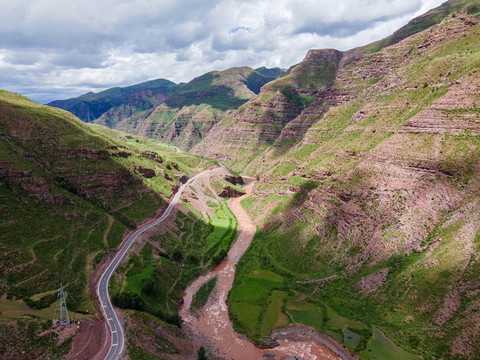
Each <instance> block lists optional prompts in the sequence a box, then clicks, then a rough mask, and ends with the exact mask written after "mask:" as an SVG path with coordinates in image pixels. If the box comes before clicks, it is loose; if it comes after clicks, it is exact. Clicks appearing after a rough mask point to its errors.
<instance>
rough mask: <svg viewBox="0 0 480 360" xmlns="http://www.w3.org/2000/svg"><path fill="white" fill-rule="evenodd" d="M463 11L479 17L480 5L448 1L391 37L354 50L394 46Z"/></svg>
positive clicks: (371, 49)
mask: <svg viewBox="0 0 480 360" xmlns="http://www.w3.org/2000/svg"><path fill="white" fill-rule="evenodd" d="M460 10H465V11H467V12H468V13H469V14H470V15H473V16H478V15H480V5H479V4H477V3H476V2H475V1H472V0H448V1H446V2H445V3H443V4H442V5H440V6H439V7H437V8H435V9H432V10H430V11H428V12H427V13H425V14H423V15H420V16H418V17H416V18H415V19H412V20H411V21H410V22H409V23H408V24H407V25H405V26H403V27H401V28H400V29H398V30H397V31H395V32H394V33H393V34H392V35H390V36H388V37H386V38H385V39H382V40H379V41H376V42H374V43H372V44H369V45H367V46H363V47H359V48H357V49H355V50H363V51H365V52H377V51H380V50H381V49H383V48H384V47H386V46H390V45H394V44H396V43H398V42H399V41H401V40H403V39H405V38H407V37H409V36H411V35H414V34H416V33H418V32H420V31H423V30H426V29H428V28H430V27H432V26H433V25H436V24H438V23H440V22H441V21H442V20H443V19H445V18H446V17H447V16H449V15H452V14H453V13H455V12H457V11H460Z"/></svg>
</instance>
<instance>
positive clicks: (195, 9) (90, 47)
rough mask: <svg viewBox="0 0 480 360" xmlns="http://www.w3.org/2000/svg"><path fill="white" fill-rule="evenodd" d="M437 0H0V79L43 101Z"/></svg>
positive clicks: (403, 18)
mask: <svg viewBox="0 0 480 360" xmlns="http://www.w3.org/2000/svg"><path fill="white" fill-rule="evenodd" d="M443 1H444V0H356V1H355V0H322V1H318V0H277V1H275V2H272V1H267V0H244V1H234V0H209V1H205V0H189V1H187V0H162V1H152V0H77V1H74V0H19V1H11V0H0V8H1V9H2V11H1V12H0V87H2V88H6V89H8V90H12V91H16V92H21V93H24V94H25V95H27V96H31V97H32V98H34V99H35V100H38V101H42V102H45V101H49V100H53V99H59V98H65V97H69V96H72V95H79V94H81V93H83V92H86V91H90V90H93V91H98V90H100V89H104V88H108V87H111V86H122V85H129V84H133V83H136V82H141V81H146V80H149V79H154V78H161V77H163V78H167V79H169V80H172V81H175V82H181V81H183V82H186V81H189V80H191V79H192V78H193V77H195V76H199V75H201V74H203V73H205V72H208V71H212V70H221V69H226V68H229V67H232V66H243V65H245V66H252V67H258V66H263V65H265V66H269V67H275V66H280V67H289V66H291V65H293V64H295V63H298V62H299V61H301V59H302V58H303V57H304V56H305V54H306V52H307V51H308V50H309V49H311V48H337V49H339V50H347V49H349V48H353V47H356V46H360V45H364V44H367V43H369V42H372V41H375V40H378V39H381V38H383V37H385V36H387V35H389V34H391V33H392V32H393V31H395V30H396V29H398V28H399V27H400V26H402V25H404V24H405V23H406V22H408V21H409V20H410V19H411V18H412V17H414V16H417V15H419V14H421V13H424V12H426V11H427V10H428V9H431V8H433V7H435V6H438V5H440V4H441V3H442V2H443Z"/></svg>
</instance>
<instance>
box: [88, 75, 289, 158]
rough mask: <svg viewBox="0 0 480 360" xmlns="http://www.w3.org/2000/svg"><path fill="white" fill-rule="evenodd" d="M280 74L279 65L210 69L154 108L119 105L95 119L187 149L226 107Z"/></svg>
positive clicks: (246, 97)
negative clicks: (257, 67)
mask: <svg viewBox="0 0 480 360" xmlns="http://www.w3.org/2000/svg"><path fill="white" fill-rule="evenodd" d="M281 75H283V71H282V70H280V69H266V68H259V69H257V70H253V69H251V68H248V67H241V68H232V69H228V70H224V71H213V72H209V73H207V74H204V75H202V76H200V77H198V78H195V79H193V80H192V81H190V82H189V83H187V84H185V85H183V86H182V87H181V88H180V90H178V91H177V92H176V93H175V94H172V95H171V96H170V97H169V98H168V99H166V100H165V102H164V103H162V104H161V105H159V106H158V107H157V108H156V109H154V110H153V111H152V110H150V111H144V112H135V111H133V112H132V111H130V113H128V112H126V111H124V108H123V107H120V108H118V109H112V110H111V111H109V112H107V113H105V114H104V115H102V116H101V117H100V118H99V119H98V120H97V121H96V123H98V124H101V125H106V126H109V127H114V128H116V129H119V130H123V131H127V132H130V133H134V134H139V135H142V136H148V137H151V138H154V139H158V140H162V141H163V142H167V143H171V144H175V145H177V146H179V147H180V148H182V149H190V148H191V147H192V146H194V145H195V144H197V143H198V142H200V141H201V140H202V139H203V138H204V137H205V136H206V134H207V133H208V132H209V131H210V129H211V128H212V127H213V126H214V125H215V124H216V123H217V122H218V121H220V120H221V119H222V118H223V117H224V116H225V114H226V113H228V111H229V110H233V109H236V108H238V107H239V106H240V105H242V104H244V103H245V102H246V101H248V100H249V99H250V98H252V97H253V96H254V95H255V91H257V92H258V90H259V88H260V87H261V86H263V85H264V84H266V83H267V82H269V81H271V80H273V79H276V78H277V77H278V76H281ZM118 110H120V111H118Z"/></svg>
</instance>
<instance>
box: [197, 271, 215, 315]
mask: <svg viewBox="0 0 480 360" xmlns="http://www.w3.org/2000/svg"><path fill="white" fill-rule="evenodd" d="M216 284H217V277H214V278H212V279H210V280H208V281H207V282H206V283H205V284H203V285H202V286H201V287H200V289H198V291H197V292H196V293H195V295H194V296H193V300H192V305H191V309H194V310H195V309H201V308H202V307H203V306H205V304H206V303H207V300H208V297H209V296H210V293H211V292H212V290H213V289H214V288H215V285H216Z"/></svg>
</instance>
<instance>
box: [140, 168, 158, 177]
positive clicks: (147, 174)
mask: <svg viewBox="0 0 480 360" xmlns="http://www.w3.org/2000/svg"><path fill="white" fill-rule="evenodd" d="M135 170H136V171H138V172H139V173H140V174H142V176H144V177H146V178H152V177H154V176H155V175H156V173H155V170H153V169H148V168H144V167H142V166H139V167H136V168H135Z"/></svg>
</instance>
